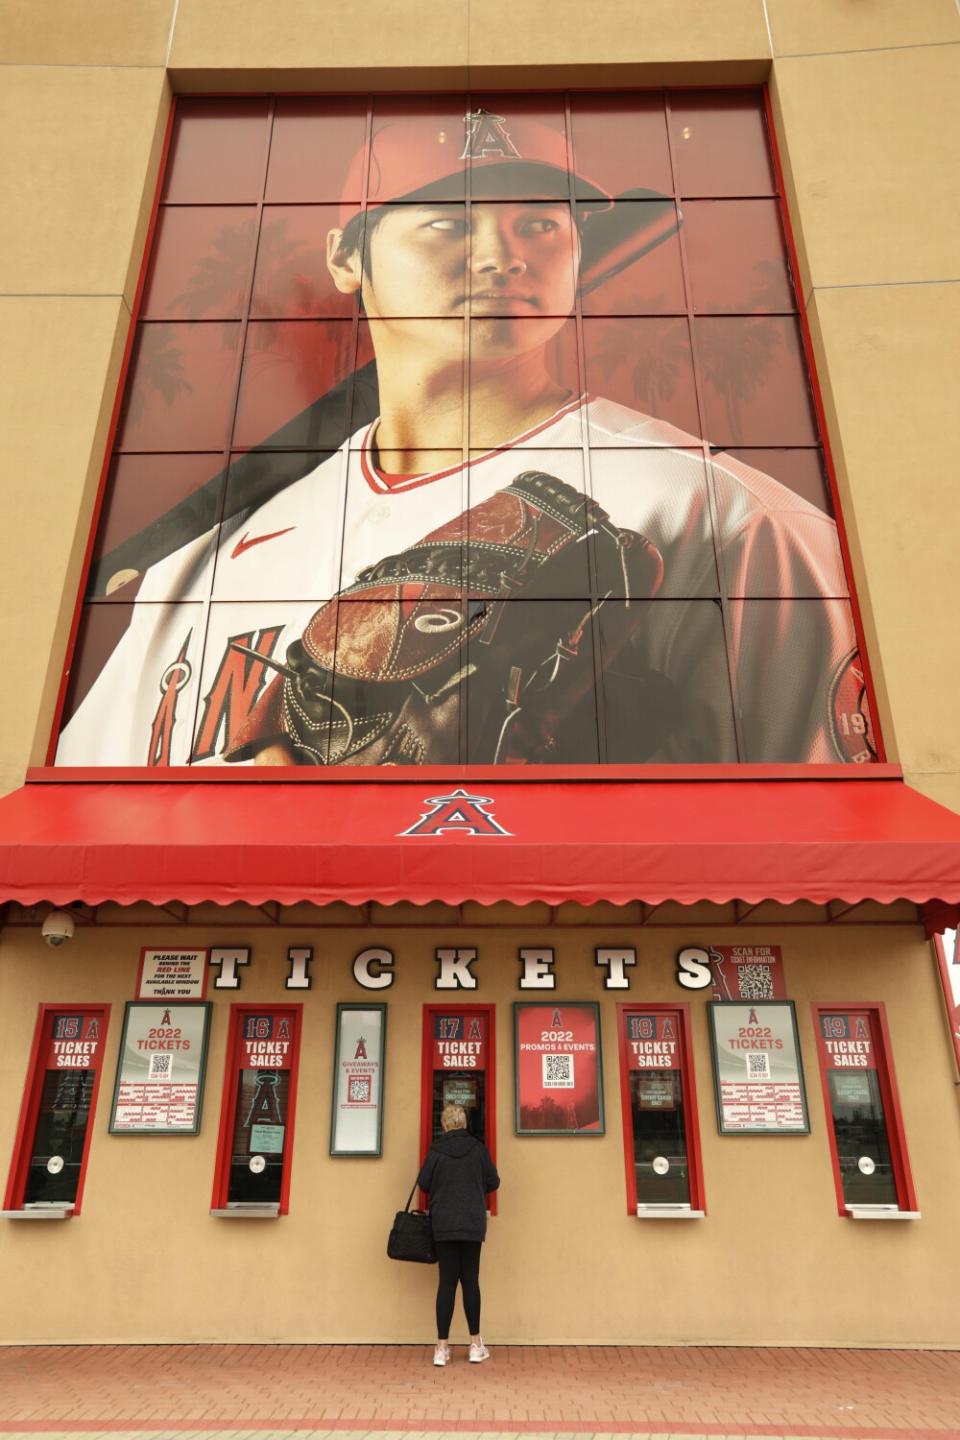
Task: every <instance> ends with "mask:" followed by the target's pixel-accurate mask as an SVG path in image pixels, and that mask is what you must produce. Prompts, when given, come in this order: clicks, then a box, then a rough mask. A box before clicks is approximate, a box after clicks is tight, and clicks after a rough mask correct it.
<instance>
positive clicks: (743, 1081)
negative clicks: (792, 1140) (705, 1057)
mask: <svg viewBox="0 0 960 1440" xmlns="http://www.w3.org/2000/svg"><path fill="white" fill-rule="evenodd" d="M707 1012H708V1014H709V1016H710V1040H711V1044H712V1046H713V1068H714V1081H715V1087H716V1097H717V1120H718V1123H719V1126H720V1133H721V1135H729V1134H741V1135H743V1134H753V1135H768V1134H778V1135H790V1134H793V1135H806V1134H809V1131H810V1121H809V1119H808V1117H807V1097H806V1093H805V1091H804V1085H803V1069H802V1067H801V1064H800V1045H799V1042H798V1038H797V1020H796V1015H795V1013H794V1008H793V1002H792V1001H791V1000H781V1001H766V1002H763V1001H759V1002H758V1003H757V1004H756V1005H735V1004H730V1003H729V1002H725V1001H720V1002H718V1001H716V1000H711V1001H710V1002H709V1003H708V1006H707Z"/></svg>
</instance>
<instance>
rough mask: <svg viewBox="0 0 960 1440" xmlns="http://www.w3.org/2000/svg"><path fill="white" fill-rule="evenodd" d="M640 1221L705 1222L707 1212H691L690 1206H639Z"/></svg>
mask: <svg viewBox="0 0 960 1440" xmlns="http://www.w3.org/2000/svg"><path fill="white" fill-rule="evenodd" d="M637 1219H638V1220H705V1219H706V1211H705V1210H691V1209H690V1206H689V1205H679V1204H676V1205H668V1204H666V1203H663V1204H650V1205H639V1204H638V1205H637Z"/></svg>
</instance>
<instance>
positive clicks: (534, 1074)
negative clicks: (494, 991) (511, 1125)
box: [513, 1001, 604, 1135]
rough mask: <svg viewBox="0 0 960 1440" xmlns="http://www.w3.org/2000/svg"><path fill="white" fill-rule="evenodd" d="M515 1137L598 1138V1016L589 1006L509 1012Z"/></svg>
mask: <svg viewBox="0 0 960 1440" xmlns="http://www.w3.org/2000/svg"><path fill="white" fill-rule="evenodd" d="M513 1015H514V1031H515V1039H516V1077H517V1114H516V1127H517V1134H518V1135H602V1134H603V1130H604V1124H603V1081H602V1078H601V1073H600V1012H599V1007H598V1006H597V1005H596V1004H594V1003H593V1002H576V1003H574V1004H569V1003H565V1004H552V1005H538V1004H527V1003H524V1002H523V1001H518V1002H517V1003H516V1004H515V1005H514V1007H513Z"/></svg>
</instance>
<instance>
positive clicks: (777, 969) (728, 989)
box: [709, 945, 787, 1000]
mask: <svg viewBox="0 0 960 1440" xmlns="http://www.w3.org/2000/svg"><path fill="white" fill-rule="evenodd" d="M709 952H710V964H711V966H712V968H713V998H714V1000H785V999H786V998H787V987H786V982H785V980H784V976H783V952H782V950H781V949H780V946H779V945H711V946H710V947H709Z"/></svg>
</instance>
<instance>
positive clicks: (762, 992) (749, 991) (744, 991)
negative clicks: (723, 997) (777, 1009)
mask: <svg viewBox="0 0 960 1440" xmlns="http://www.w3.org/2000/svg"><path fill="white" fill-rule="evenodd" d="M737 989H738V990H739V992H740V999H741V1000H772V999H773V970H772V969H771V967H770V966H769V965H738V966H737Z"/></svg>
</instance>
